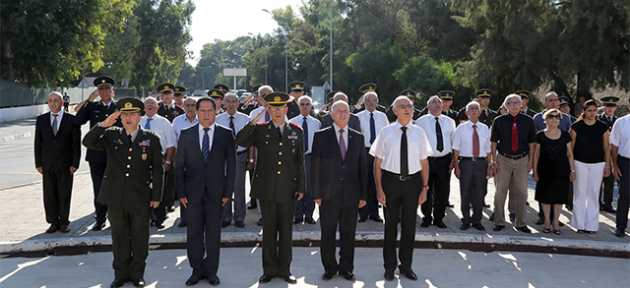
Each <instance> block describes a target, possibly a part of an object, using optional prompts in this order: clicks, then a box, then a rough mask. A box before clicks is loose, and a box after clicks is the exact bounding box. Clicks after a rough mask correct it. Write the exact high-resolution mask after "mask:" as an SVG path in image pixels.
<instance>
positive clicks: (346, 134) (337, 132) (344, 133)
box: [332, 124, 348, 151]
mask: <svg viewBox="0 0 630 288" xmlns="http://www.w3.org/2000/svg"><path fill="white" fill-rule="evenodd" d="M332 127H333V129H335V135H336V136H337V143H339V141H340V140H339V136H341V134H340V133H339V130H343V141H344V144H346V145H345V146H346V151H348V125H346V127H343V129H341V128H339V126H337V124H333V126H332ZM339 148H341V147H339Z"/></svg>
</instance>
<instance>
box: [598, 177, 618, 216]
mask: <svg viewBox="0 0 630 288" xmlns="http://www.w3.org/2000/svg"><path fill="white" fill-rule="evenodd" d="M602 184H603V185H602V186H603V187H602V189H601V190H600V191H599V207H601V208H604V209H609V208H612V201H613V189H614V188H615V175H612V173H610V176H608V177H606V178H604V180H603V181H602ZM602 196H603V198H604V199H602Z"/></svg>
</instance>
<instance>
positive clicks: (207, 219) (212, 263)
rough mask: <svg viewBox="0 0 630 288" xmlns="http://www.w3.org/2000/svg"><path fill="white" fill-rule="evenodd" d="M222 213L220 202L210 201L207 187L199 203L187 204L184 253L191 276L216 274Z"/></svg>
mask: <svg viewBox="0 0 630 288" xmlns="http://www.w3.org/2000/svg"><path fill="white" fill-rule="evenodd" d="M226 205H227V204H226ZM222 211H223V209H222V207H221V202H216V203H215V202H212V200H211V199H210V194H209V192H208V187H206V189H205V191H204V193H203V197H202V198H201V200H199V202H188V209H187V210H186V213H188V226H187V227H186V252H187V253H188V263H189V264H190V267H191V268H192V269H193V275H196V276H201V275H203V273H205V274H206V276H212V275H216V274H217V271H218V269H219V251H220V248H221V214H222V213H223V212H222ZM206 255H207V256H206Z"/></svg>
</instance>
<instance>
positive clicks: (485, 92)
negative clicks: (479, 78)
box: [475, 88, 492, 98]
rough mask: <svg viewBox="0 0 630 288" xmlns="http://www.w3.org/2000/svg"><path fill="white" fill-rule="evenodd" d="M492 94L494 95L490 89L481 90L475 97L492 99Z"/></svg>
mask: <svg viewBox="0 0 630 288" xmlns="http://www.w3.org/2000/svg"><path fill="white" fill-rule="evenodd" d="M490 94H492V90H490V89H488V88H481V89H479V90H477V92H475V97H488V98H490Z"/></svg>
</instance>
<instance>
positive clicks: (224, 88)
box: [214, 84, 230, 94]
mask: <svg viewBox="0 0 630 288" xmlns="http://www.w3.org/2000/svg"><path fill="white" fill-rule="evenodd" d="M214 89H218V90H221V92H223V94H225V93H227V92H229V91H230V87H228V86H227V85H225V84H217V85H214Z"/></svg>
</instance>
